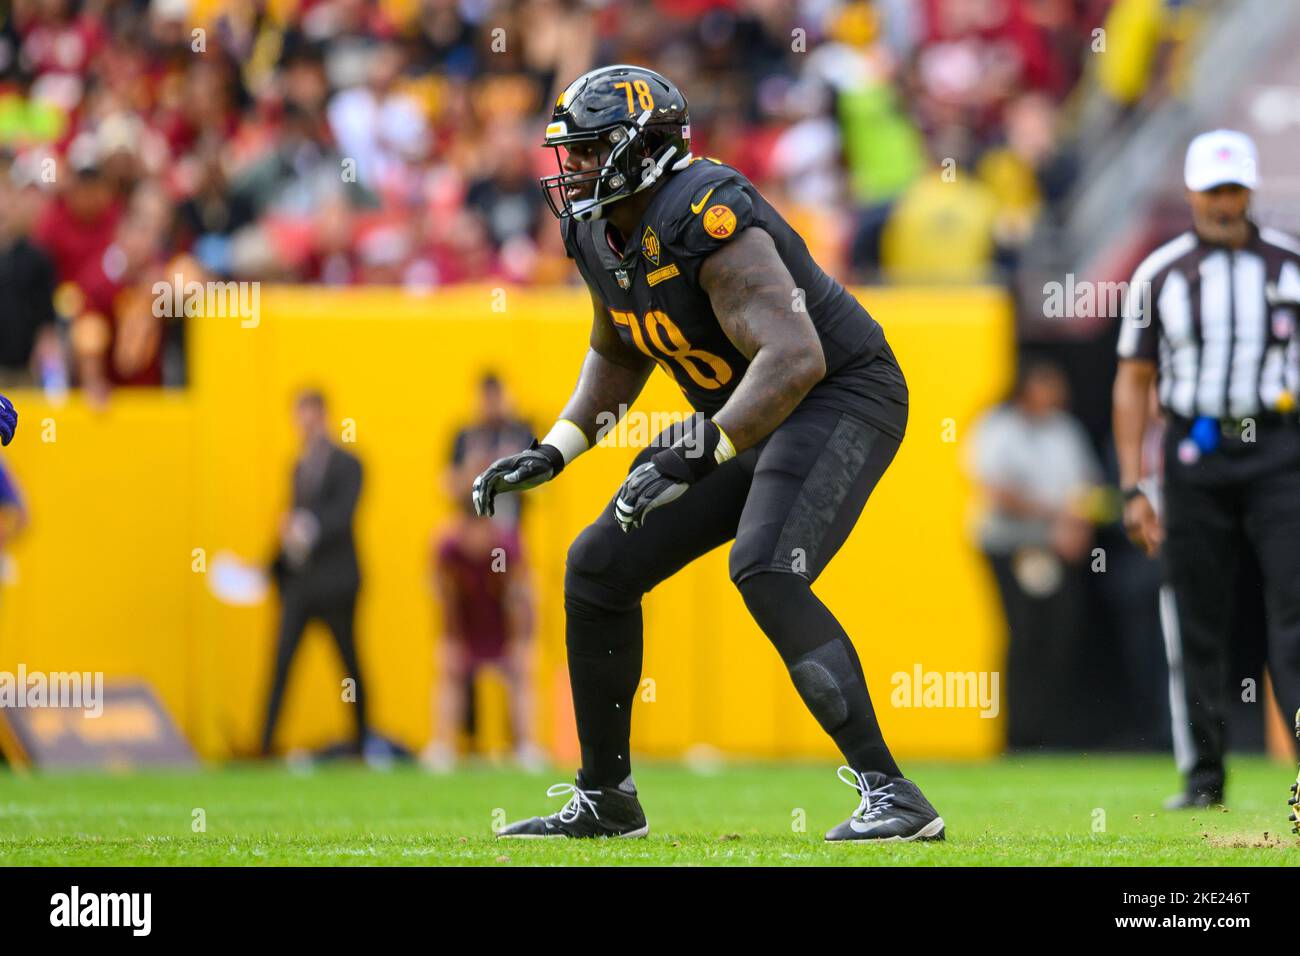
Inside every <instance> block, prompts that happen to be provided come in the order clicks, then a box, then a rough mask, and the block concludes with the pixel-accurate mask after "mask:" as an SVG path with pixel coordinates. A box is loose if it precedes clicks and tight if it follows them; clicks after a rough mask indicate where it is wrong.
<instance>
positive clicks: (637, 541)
mask: <svg viewBox="0 0 1300 956" xmlns="http://www.w3.org/2000/svg"><path fill="white" fill-rule="evenodd" d="M890 361H891V362H892V356H891V358H890ZM894 368H895V369H896V366H894ZM899 381H901V376H900V377H899ZM903 388H904V390H903V391H902V398H901V401H900V402H899V404H898V408H899V413H898V418H899V419H900V420H899V421H898V422H897V423H896V424H895V427H893V428H891V429H890V431H892V432H894V434H890V433H888V432H887V431H885V430H882V428H880V427H877V426H876V425H874V424H870V423H868V422H867V421H866V420H864V419H860V418H858V417H856V416H854V415H852V414H849V413H847V412H844V411H841V410H839V409H837V408H834V407H830V406H829V405H828V404H825V403H819V402H818V401H816V400H812V401H810V400H808V399H805V402H804V403H803V404H801V405H800V406H799V407H798V408H796V409H795V410H794V412H793V413H792V414H791V415H790V416H789V418H787V419H786V420H785V421H784V422H783V423H782V424H781V425H780V426H779V427H778V428H777V429H776V430H775V431H774V432H773V433H772V434H771V435H769V436H768V437H767V438H766V439H765V440H764V441H763V442H761V443H760V444H758V445H757V446H755V447H753V448H750V449H747V450H746V451H745V452H743V453H741V454H740V455H738V456H737V457H735V458H733V459H732V460H731V461H728V462H726V463H725V464H723V465H721V466H719V467H718V468H717V470H715V471H714V472H713V473H711V474H710V475H708V476H707V477H706V478H704V479H703V480H702V481H700V482H698V483H697V484H695V485H693V486H692V487H691V488H690V489H689V490H688V491H687V492H686V494H684V495H682V497H680V498H678V499H677V500H676V501H674V502H672V503H671V504H668V505H665V506H663V507H661V508H659V509H656V510H655V511H653V512H651V513H650V515H649V516H648V517H647V518H646V521H645V524H644V525H643V526H642V527H641V528H636V529H633V530H631V531H629V532H627V533H624V532H623V531H622V530H621V529H620V528H619V526H618V523H617V522H616V521H615V519H614V506H613V501H612V500H611V501H610V503H609V504H608V505H606V507H605V509H604V511H602V512H601V514H600V516H599V517H598V518H597V519H596V521H595V522H594V523H593V524H591V525H590V526H589V527H587V528H586V529H585V530H584V531H583V532H582V533H581V534H580V535H579V536H578V538H577V539H576V540H575V541H574V543H573V545H572V547H571V548H570V549H569V555H568V562H567V567H566V575H565V587H564V594H565V602H564V603H565V611H566V622H567V623H566V643H567V647H568V657H569V677H570V682H571V684H572V688H573V698H574V710H575V715H576V718H577V724H578V738H579V741H580V744H581V747H582V774H583V780H584V782H585V783H586V784H587V785H589V786H612V785H617V784H618V783H620V782H622V781H623V780H625V779H626V777H627V776H628V774H629V773H630V770H631V765H630V761H629V758H628V742H629V736H630V733H631V708H632V700H633V697H634V696H635V693H636V690H637V687H638V685H639V683H640V679H641V660H642V620H641V597H642V595H643V594H645V593H646V592H647V591H649V590H650V589H651V588H653V587H654V586H655V585H656V584H658V583H659V582H661V581H663V580H665V579H667V578H669V577H671V576H672V575H673V574H675V573H676V572H677V571H678V570H679V569H681V568H682V567H684V566H685V565H687V564H689V563H690V562H691V561H693V560H695V559H696V558H698V557H700V556H701V555H703V554H706V553H708V552H709V551H712V550H713V549H714V548H716V547H718V546H719V545H721V544H725V543H726V542H728V541H732V540H733V539H734V542H735V543H734V544H733V545H732V548H731V555H730V576H731V580H732V581H733V582H734V583H735V584H736V586H737V587H738V588H739V589H740V592H741V594H742V596H743V598H744V600H745V604H746V606H747V607H748V608H749V611H750V613H751V614H752V615H753V616H754V618H755V620H756V622H757V623H758V625H759V627H760V628H761V629H762V630H763V632H764V633H765V634H766V635H767V637H768V638H769V639H770V640H771V642H772V643H773V645H774V646H775V647H776V650H777V651H778V653H779V654H780V655H781V657H782V660H783V661H784V663H785V664H786V667H787V669H788V670H789V673H790V676H791V678H792V680H793V681H794V684H795V686H796V688H797V689H798V691H799V693H800V695H801V697H802V698H803V700H804V702H805V703H806V704H807V706H808V708H809V710H810V711H811V712H812V713H813V715H814V716H815V717H816V718H817V720H818V722H819V723H820V724H821V726H822V727H823V728H824V729H825V730H826V731H827V733H829V734H830V735H831V737H832V738H833V739H834V740H835V742H836V744H837V745H838V746H839V748H840V750H841V751H842V752H843V753H844V755H845V759H846V760H847V761H848V763H849V764H850V765H851V766H852V767H853V768H854V769H856V770H858V771H863V772H865V771H869V770H879V771H881V772H884V773H887V774H889V775H891V776H896V775H901V774H900V771H899V769H898V766H897V764H895V763H894V760H893V758H892V757H891V756H890V753H889V749H888V748H887V747H886V745H885V742H884V740H883V738H882V737H881V733H880V727H879V724H878V723H877V721H876V716H875V712H874V711H873V709H872V705H871V699H870V697H869V695H868V693H867V687H866V682H865V680H864V679H863V674H862V667H861V664H860V663H859V660H858V656H857V653H856V652H855V650H854V648H853V644H852V643H851V642H850V641H849V639H848V636H847V635H846V634H845V632H844V629H843V628H842V627H841V626H840V624H839V622H838V621H836V619H835V617H834V616H833V615H832V614H831V612H830V611H829V610H828V609H827V608H826V607H825V605H823V604H822V603H821V601H820V600H818V599H817V597H816V596H815V595H814V594H813V593H812V590H811V587H810V585H811V584H812V582H813V581H815V580H816V579H817V576H818V575H819V574H820V573H821V572H822V570H823V569H824V568H825V567H826V564H827V562H829V561H830V559H831V558H832V557H833V556H834V555H835V553H836V551H838V550H839V548H840V546H841V545H842V544H843V543H844V541H845V539H846V538H847V537H848V535H849V532H850V531H852V529H853V526H854V523H855V522H856V521H857V519H858V515H859V514H860V513H861V511H862V508H863V506H864V505H865V504H866V501H867V497H868V496H869V495H870V494H871V490H872V489H873V488H874V487H875V486H876V482H877V481H879V480H880V477H881V475H882V474H884V471H885V469H886V468H887V467H888V465H889V463H890V462H891V461H892V460H893V458H894V454H895V452H896V451H897V450H898V447H899V443H900V439H901V435H902V431H903V428H904V427H905V425H906V392H905V386H904V387H903ZM810 397H811V396H810ZM680 432H681V428H680V427H674V428H670V429H667V430H666V431H665V432H664V433H663V434H662V435H661V436H660V437H659V438H657V439H656V441H655V443H654V445H652V447H650V448H646V449H644V450H643V451H642V452H641V453H640V454H639V455H638V456H637V457H636V460H635V461H634V462H633V464H632V468H635V467H636V466H637V465H639V464H641V463H642V462H644V461H646V460H647V459H648V458H649V457H650V456H651V455H652V454H653V453H654V452H655V451H656V450H657V448H658V447H662V445H663V444H670V443H671V442H672V441H674V440H676V436H677V435H679V434H680ZM629 470H630V469H629ZM666 613H671V614H673V615H675V618H676V619H677V620H679V621H680V622H681V626H682V630H683V631H684V632H686V633H690V632H692V631H695V630H696V629H697V627H698V626H699V625H700V622H703V625H704V626H706V627H707V622H708V619H709V616H710V614H711V613H712V611H711V609H710V606H709V602H708V598H707V596H706V595H701V597H700V600H698V601H695V602H692V603H691V604H690V605H688V606H682V607H678V608H676V609H673V610H670V611H666Z"/></svg>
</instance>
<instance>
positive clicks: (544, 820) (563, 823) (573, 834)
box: [497, 770, 650, 840]
mask: <svg viewBox="0 0 1300 956" xmlns="http://www.w3.org/2000/svg"><path fill="white" fill-rule="evenodd" d="M546 795H547V796H548V797H563V796H567V797H568V798H569V802H568V803H566V804H565V805H564V806H563V807H561V808H560V809H559V810H558V811H557V812H555V813H552V814H551V815H550V816H548V817H532V818H531V819H528V820H520V821H518V822H516V823H507V824H506V825H505V826H504V827H502V828H501V829H500V830H498V831H497V836H498V837H500V838H507V839H509V838H513V839H534V840H535V839H547V838H551V837H568V838H570V839H580V838H585V837H643V836H645V835H646V834H647V833H649V832H650V825H649V824H648V823H646V819H645V813H644V812H643V811H642V810H641V803H640V801H639V800H637V798H636V785H635V784H633V783H632V777H631V776H628V778H627V779H626V780H624V781H623V782H622V783H620V784H619V785H618V786H617V787H596V788H593V789H588V788H587V787H585V786H584V784H583V780H582V771H581V770H579V771H578V778H577V781H576V782H575V783H556V784H552V785H551V786H550V787H548V788H547V790H546Z"/></svg>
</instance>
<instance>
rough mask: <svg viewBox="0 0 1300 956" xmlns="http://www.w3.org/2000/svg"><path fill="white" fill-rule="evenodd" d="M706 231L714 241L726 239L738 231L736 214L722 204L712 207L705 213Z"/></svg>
mask: <svg viewBox="0 0 1300 956" xmlns="http://www.w3.org/2000/svg"><path fill="white" fill-rule="evenodd" d="M704 231H705V232H707V233H708V234H709V235H710V236H712V237H713V238H714V239H726V238H727V237H728V236H730V235H731V234H732V233H733V232H735V231H736V214H735V213H734V212H732V211H731V207H730V206H724V205H722V203H718V204H716V205H713V206H710V207H709V208H708V211H707V212H705V213H704Z"/></svg>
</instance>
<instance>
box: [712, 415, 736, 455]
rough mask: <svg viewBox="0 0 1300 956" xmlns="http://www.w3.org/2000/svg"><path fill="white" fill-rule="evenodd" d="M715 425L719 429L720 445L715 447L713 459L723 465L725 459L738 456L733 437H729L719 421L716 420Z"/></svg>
mask: <svg viewBox="0 0 1300 956" xmlns="http://www.w3.org/2000/svg"><path fill="white" fill-rule="evenodd" d="M713 425H714V427H715V428H717V429H718V447H717V448H715V449H713V460H714V461H716V462H717V463H718V464H719V465H721V464H722V463H723V462H724V461H728V460H730V459H732V458H735V457H736V446H735V445H733V444H732V443H731V439H730V438H728V437H727V433H726V432H724V431H723V430H722V426H721V425H719V424H718V423H717V422H714V423H713Z"/></svg>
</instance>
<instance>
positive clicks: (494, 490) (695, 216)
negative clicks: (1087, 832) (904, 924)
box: [473, 65, 944, 841]
mask: <svg viewBox="0 0 1300 956" xmlns="http://www.w3.org/2000/svg"><path fill="white" fill-rule="evenodd" d="M544 145H546V146H552V147H554V148H555V150H556V157H557V160H558V161H559V163H560V172H559V173H558V174H557V175H554V176H548V177H546V178H544V179H543V180H542V187H543V189H544V190H545V191H546V198H547V201H548V202H549V203H550V206H551V209H552V211H553V212H555V214H556V216H557V217H558V218H559V220H560V226H561V231H562V233H563V236H564V244H565V248H566V249H567V251H568V254H569V256H570V257H571V258H572V259H573V260H574V262H575V263H576V264H577V266H578V270H579V271H580V272H581V273H582V277H583V279H585V280H586V283H587V285H588V286H589V287H590V290H591V299H592V305H593V307H594V316H593V320H592V329H591V347H590V350H589V351H588V352H587V357H586V360H585V362H584V364H583V367H582V371H581V373H580V375H579V378H578V384H577V387H576V389H575V390H574V392H573V396H572V398H570V399H569V403H568V404H567V405H566V406H565V408H564V410H563V411H562V412H561V413H560V419H559V421H557V422H556V424H555V427H554V428H552V429H551V431H550V433H549V434H547V436H546V437H545V438H543V439H542V440H541V441H540V442H538V441H536V440H535V441H534V442H533V444H532V446H531V447H530V448H528V449H527V450H525V451H522V452H520V453H519V454H517V455H512V456H509V457H507V458H503V459H501V460H500V461H497V462H495V463H494V464H493V465H492V466H491V467H489V468H488V469H487V470H486V471H484V472H483V474H481V475H480V476H479V477H478V478H477V479H476V481H475V483H474V490H473V497H474V505H475V508H476V510H477V511H478V513H479V514H491V513H492V510H493V499H494V497H495V496H496V495H497V494H499V493H502V492H507V491H521V490H524V489H527V488H532V487H535V486H537V485H539V484H541V483H542V482H545V481H549V480H551V479H552V478H555V477H556V476H557V475H559V474H560V472H561V471H562V470H563V469H564V467H565V465H566V464H568V463H569V462H570V461H572V460H573V459H574V458H575V457H576V456H577V455H579V454H581V453H582V452H583V451H585V450H587V449H588V448H589V447H591V445H592V444H594V443H595V442H596V441H597V440H599V438H600V437H601V435H600V434H598V428H597V425H598V423H600V422H607V421H609V420H610V417H612V416H615V415H618V414H620V413H621V411H622V410H624V409H626V407H627V406H628V405H630V404H631V403H632V402H633V400H635V398H636V397H637V395H639V394H640V392H641V389H642V386H643V385H644V384H645V381H646V378H647V377H648V376H649V374H650V372H651V371H652V370H653V369H654V367H655V365H659V366H660V367H661V368H662V369H663V370H664V371H665V372H667V373H668V374H669V375H670V376H672V377H673V379H674V380H675V381H676V382H677V384H678V386H680V388H681V389H682V391H683V392H684V393H685V395H686V397H687V399H688V400H689V401H690V403H691V405H692V406H693V407H694V409H695V411H696V415H695V416H694V417H693V418H690V419H688V420H687V421H686V422H684V423H681V424H679V425H675V426H673V427H671V428H669V429H667V430H666V431H665V433H664V434H662V435H661V436H659V438H657V439H656V440H655V442H654V443H652V445H651V447H649V448H646V449H645V450H643V451H642V452H641V453H640V454H639V455H638V456H637V457H636V459H635V461H634V462H633V464H632V468H631V469H630V471H629V474H628V477H627V479H626V481H624V482H623V485H622V487H621V488H620V489H619V491H618V494H617V495H616V496H615V497H614V499H613V500H612V501H610V502H609V504H608V505H606V507H605V509H604V511H602V512H601V514H600V517H598V518H597V519H596V521H595V522H593V523H592V524H591V525H590V526H589V527H588V528H586V530H584V531H583V532H582V533H581V534H580V535H579V536H578V538H577V540H575V541H574V542H573V545H572V547H571V548H570V549H569V554H568V562H567V566H566V573H565V583H564V607H565V615H566V644H567V648H568V659H569V679H570V682H571V684H572V688H573V702H574V710H575V713H576V717H577V724H578V737H579V741H580V744H581V747H582V768H581V769H580V770H579V771H578V775H577V781H576V783H575V784H574V785H569V784H559V785H557V786H556V787H553V788H551V791H550V795H552V796H556V795H560V794H564V795H567V796H568V797H569V800H568V802H567V804H566V805H565V806H564V808H563V809H561V810H560V811H558V812H557V813H554V814H552V815H550V816H547V817H533V818H532V819H529V820H523V821H520V822H517V823H512V824H509V825H508V826H506V827H504V828H503V829H502V830H500V831H499V834H498V835H499V836H508V837H548V836H563V837H586V836H629V837H630V836H643V835H644V834H645V833H646V832H647V831H648V825H647V823H646V818H645V815H644V813H643V812H642V810H641V805H640V803H639V801H638V800H637V792H636V788H635V786H634V785H633V783H632V775H631V766H630V763H629V760H628V741H629V736H630V733H631V717H632V714H631V710H632V699H633V696H634V695H635V692H636V690H637V687H638V684H639V682H640V679H641V646H642V645H641V640H642V638H641V596H642V595H643V594H645V592H647V591H649V590H650V589H651V588H653V587H654V586H655V585H656V584H658V583H659V582H660V581H663V580H664V579H665V578H668V577H670V576H672V575H673V574H674V573H675V572H676V571H677V570H678V569H680V568H682V567H683V566H685V565H686V564H687V563H689V562H690V561H692V560H694V559H695V558H697V557H699V556H700V555H703V554H705V553H707V552H709V551H712V550H713V549H714V548H716V547H717V546H718V545H720V544H723V543H725V542H727V541H731V540H732V539H734V540H735V544H734V545H733V546H732V548H731V556H730V572H731V579H732V581H734V582H735V584H736V586H737V587H738V588H739V589H740V593H741V595H742V596H743V597H744V601H745V604H746V606H747V607H748V609H749V611H750V613H751V614H752V615H753V616H754V619H755V621H757V622H758V625H759V627H761V628H762V630H763V632H764V633H765V634H766V635H767V636H768V638H769V639H770V640H771V641H772V643H773V645H775V647H776V650H777V651H778V653H780V655H781V658H782V660H783V661H784V662H785V664H786V667H787V668H788V669H789V672H790V677H791V679H792V680H793V681H794V684H795V686H796V687H797V688H798V691H799V694H800V696H801V697H802V698H803V700H804V702H805V703H806V704H807V706H808V709H809V710H810V711H811V712H812V713H813V715H814V716H815V717H816V718H817V720H818V722H819V723H820V724H821V726H822V727H823V728H824V729H825V730H826V732H827V733H828V734H830V736H831V737H832V738H833V739H834V740H835V743H836V745H837V746H838V747H839V749H840V750H841V751H842V752H843V754H844V757H845V760H846V762H847V764H848V766H847V767H842V768H841V769H840V778H841V779H842V780H844V782H845V783H848V784H850V785H851V786H853V787H854V789H855V790H856V791H857V793H858V796H859V804H858V808H857V810H855V811H854V812H853V814H852V815H851V816H850V817H849V819H847V820H845V821H844V822H843V823H841V824H839V825H838V826H836V827H835V828H833V829H832V830H831V831H830V832H829V833H827V834H826V839H827V840H836V841H838V840H863V841H881V840H933V839H942V838H943V835H944V824H943V819H942V818H941V817H940V816H939V814H938V813H937V812H936V811H935V809H934V808H933V807H932V806H931V805H930V803H929V802H928V801H927V800H926V799H925V797H924V796H923V795H922V794H921V791H920V790H919V789H918V788H917V786H916V785H915V784H914V783H912V782H911V781H909V780H907V779H906V778H905V777H904V776H903V774H902V771H900V770H899V768H898V765H897V764H896V763H895V762H894V758H893V757H892V756H891V755H890V752H889V748H888V747H887V746H886V745H885V741H884V739H883V738H882V736H881V732H880V726H879V724H878V723H877V721H876V716H875V713H874V711H873V709H872V706H871V698H870V696H869V695H868V693H867V686H866V682H865V680H864V678H863V673H862V666H861V664H860V663H859V661H858V656H857V653H856V652H855V651H854V649H853V644H852V643H851V642H850V641H849V638H848V636H847V635H846V634H845V632H844V628H842V627H841V626H840V623H839V622H838V621H837V620H836V619H835V616H834V615H833V614H832V613H831V612H830V611H829V610H828V609H827V608H826V606H825V605H824V604H822V603H821V601H819V600H818V599H817V597H816V595H814V594H813V592H812V589H811V585H812V582H814V581H815V580H816V579H817V576H818V575H819V574H820V573H821V571H822V569H823V568H825V567H826V564H827V562H828V561H830V559H831V558H832V557H833V556H834V554H835V552H836V551H838V550H839V548H840V546H841V545H842V544H843V543H844V540H845V539H846V538H847V537H848V535H849V532H850V531H851V530H852V529H853V525H854V523H855V522H856V521H857V518H858V515H859V513H861V511H862V508H863V505H864V504H865V503H866V500H867V496H868V495H869V494H870V493H871V490H872V488H874V487H875V485H876V482H877V481H879V480H880V476H881V475H882V474H883V473H884V471H885V469H886V467H888V465H889V463H890V461H892V460H893V457H894V453H895V452H896V451H897V450H898V446H899V443H900V441H901V440H902V438H903V430H904V428H905V426H906V423H907V385H906V383H905V382H904V380H903V375H902V373H901V372H900V371H899V368H898V364H897V362H895V360H894V356H893V353H892V352H891V351H890V349H889V346H888V344H886V342H885V336H884V332H883V331H882V329H881V327H880V326H879V325H878V324H877V323H876V322H875V320H873V319H872V318H871V316H870V315H869V314H868V313H867V311H866V310H865V309H864V308H863V307H862V306H861V305H860V304H859V303H858V302H857V300H856V299H854V298H853V296H851V295H850V294H849V293H848V292H846V291H845V290H844V288H843V287H842V286H841V285H840V284H839V283H838V282H836V281H835V280H834V279H832V278H830V277H829V276H828V275H826V273H824V272H823V271H822V270H821V269H820V268H819V267H818V266H817V264H816V263H815V262H814V261H813V260H812V257H811V256H810V255H809V254H808V248H807V246H805V245H804V242H803V240H802V239H800V237H799V236H798V234H796V233H795V231H794V230H793V229H791V228H790V226H789V225H788V224H787V223H786V222H785V220H784V219H782V218H781V216H780V215H779V214H778V213H777V212H776V210H775V209H773V208H772V206H771V205H769V204H768V202H767V201H766V200H765V199H764V198H763V197H762V195H761V194H760V193H759V192H758V190H757V189H755V188H754V186H753V184H752V183H750V182H749V181H748V180H747V179H746V178H745V177H744V176H742V175H741V174H740V173H739V172H737V171H736V170H735V169H732V168H731V167H730V166H727V165H725V164H723V163H719V162H717V161H716V160H711V159H703V158H699V157H695V156H692V155H691V153H690V120H689V117H688V114H687V107H686V99H685V97H683V96H682V93H681V91H680V90H678V89H677V87H676V86H674V85H673V84H672V83H671V82H670V81H669V80H667V79H666V78H664V77H663V76H660V75H659V74H658V73H655V72H653V71H651V70H646V69H642V68H640V67H636V66H626V65H623V66H609V67H604V68H602V69H597V70H593V71H592V72H590V73H587V74H585V75H584V76H581V77H579V78H578V79H577V80H575V81H574V82H573V83H572V84H571V85H570V86H569V87H568V88H567V89H566V90H565V91H564V93H563V94H562V95H561V96H560V98H559V101H558V102H557V104H556V106H555V110H554V112H553V115H552V118H551V122H550V125H548V126H547V128H546V139H545V143H544Z"/></svg>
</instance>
